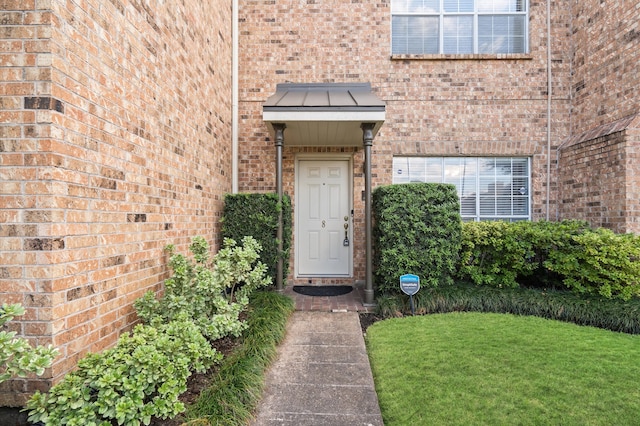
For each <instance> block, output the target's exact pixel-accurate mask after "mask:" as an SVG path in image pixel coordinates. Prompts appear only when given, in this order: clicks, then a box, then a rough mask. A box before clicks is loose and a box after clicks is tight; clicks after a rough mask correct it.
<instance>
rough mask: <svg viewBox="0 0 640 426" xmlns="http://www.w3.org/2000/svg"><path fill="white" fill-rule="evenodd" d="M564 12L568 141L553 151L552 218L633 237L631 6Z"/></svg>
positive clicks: (589, 5) (584, 5) (578, 5)
mask: <svg viewBox="0 0 640 426" xmlns="http://www.w3.org/2000/svg"><path fill="white" fill-rule="evenodd" d="M571 7H572V16H573V17H574V22H573V31H572V35H571V42H572V46H573V49H574V60H573V80H572V86H571V93H572V97H573V101H572V106H573V109H572V114H571V134H572V136H571V138H568V139H567V140H566V141H565V142H564V144H563V146H562V148H561V150H560V164H559V173H560V182H561V186H560V188H559V190H560V192H561V194H562V195H561V198H562V202H561V204H560V212H559V213H560V217H561V218H580V219H585V220H588V221H589V222H590V223H591V224H592V225H593V226H604V227H608V228H611V229H613V230H614V231H617V232H640V224H639V221H640V218H639V217H638V215H639V214H640V208H638V200H640V185H639V184H640V180H639V178H638V173H637V171H636V170H637V169H638V166H637V164H638V162H637V161H638V155H639V153H640V140H639V139H638V136H637V134H638V133H637V132H638V130H637V128H638V120H637V118H636V119H635V120H634V116H637V114H639V113H640V97H639V96H638V87H639V86H640V29H639V28H638V8H637V4H636V3H635V2H607V3H603V2H601V1H598V0H589V1H581V2H573V3H572V6H571Z"/></svg>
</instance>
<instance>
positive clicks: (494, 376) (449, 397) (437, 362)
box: [366, 313, 640, 426]
mask: <svg viewBox="0 0 640 426" xmlns="http://www.w3.org/2000/svg"><path fill="white" fill-rule="evenodd" d="M366 341H367V348H368V351H369V357H370V360H371V367H372V369H373V374H374V379H375V383H376V390H377V392H378V398H379V400H380V407H381V409H382V414H383V418H384V422H385V425H386V426H394V425H477V424H486V425H549V424H551V425H638V424H640V336H632V335H628V334H621V333H614V332H611V331H607V330H602V329H597V328H591V327H583V326H578V325H575V324H570V323H564V322H559V321H553V320H546V319H542V318H537V317H529V316H526V317H525V316H513V315H505V314H487V313H450V314H437V315H425V316H416V317H405V318H398V319H390V320H386V321H381V322H378V323H376V324H374V325H372V326H371V327H369V329H368V330H367V336H366Z"/></svg>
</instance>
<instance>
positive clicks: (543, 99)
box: [240, 0, 571, 279]
mask: <svg viewBox="0 0 640 426" xmlns="http://www.w3.org/2000/svg"><path fill="white" fill-rule="evenodd" d="M530 3H531V5H530V10H531V13H530V31H529V33H530V37H529V39H530V54H529V55H520V56H518V57H516V58H511V59H503V58H497V57H492V58H491V57H486V56H473V55H469V56H467V57H466V58H465V59H454V58H452V57H440V58H438V57H432V58H430V60H420V59H415V58H408V57H400V58H391V57H390V56H391V55H390V54H391V51H390V46H391V35H390V34H391V33H390V31H391V30H390V22H391V11H390V1H389V0H373V1H369V0H366V1H361V0H354V1H351V2H343V1H338V0H306V1H294V0H283V1H278V2H274V1H270V0H247V1H242V2H241V10H240V16H241V22H240V31H241V34H240V54H241V60H240V63H241V64H242V67H241V70H240V88H241V89H240V114H241V118H242V123H241V127H240V145H241V146H242V147H243V149H242V152H241V157H240V189H241V190H242V191H273V190H275V148H274V146H273V141H271V140H269V135H268V133H267V129H266V126H265V125H264V124H263V122H262V103H263V102H264V101H265V99H266V98H267V97H268V96H269V95H271V94H272V93H274V92H275V89H276V84H277V83H283V82H294V83H306V82H308V83H312V82H370V83H371V85H372V89H373V90H374V91H375V93H376V95H377V96H378V97H380V98H381V99H383V100H384V101H385V102H386V105H387V107H386V117H387V118H386V122H385V124H384V125H383V127H382V128H381V130H380V132H379V134H378V135H377V136H376V139H375V140H374V144H373V161H372V163H373V186H374V187H375V186H377V185H381V184H389V183H391V181H392V157H393V155H394V154H402V155H436V156H439V155H459V156H478V155H505V156H506V155H509V156H530V157H532V159H533V161H532V165H533V171H532V172H533V216H534V218H541V217H544V216H545V214H546V202H547V200H546V198H547V197H546V194H547V191H546V174H547V173H546V167H547V154H546V146H547V138H546V126H547V74H546V72H547V65H546V64H547V62H546V61H547V54H546V52H547V51H546V46H547V39H546V2H541V1H531V2H530ZM552 5H553V15H552V16H553V26H552V27H553V30H552V39H553V46H552V69H553V72H554V78H553V84H554V86H553V93H554V95H553V102H552V140H551V145H552V147H553V150H554V151H553V152H552V156H551V157H552V169H553V171H555V170H556V165H555V159H556V156H555V148H556V147H557V146H558V145H559V144H560V142H561V141H562V140H564V139H565V138H566V137H567V136H568V125H569V121H570V117H569V113H570V92H569V89H570V86H571V84H570V59H571V57H570V49H569V44H568V43H569V32H570V25H569V23H570V15H569V8H567V7H565V5H564V4H559V2H554V3H553V4H552ZM284 135H285V150H284V151H285V159H284V167H285V170H288V171H289V175H288V176H285V177H284V179H285V182H286V181H287V180H288V179H293V168H294V163H293V161H294V158H295V153H296V152H298V150H297V149H295V148H292V147H287V146H286V145H287V141H286V130H285V134H284ZM323 150H324V148H321V149H318V150H317V151H318V152H322V151H323ZM307 151H308V149H307ZM362 161H363V155H362V149H360V150H358V151H356V153H355V154H354V185H355V188H354V194H355V195H356V196H355V197H354V203H355V208H356V221H359V222H357V223H356V224H355V228H354V231H355V235H354V237H355V238H354V240H355V241H354V244H355V246H354V254H355V255H356V258H355V259H354V260H355V274H356V279H363V273H362V271H363V264H362V258H361V256H360V257H358V256H359V255H361V254H362V251H363V242H362V239H363V230H362V227H361V226H359V224H361V223H362V216H361V215H362V211H363V209H362V208H360V207H361V206H360V197H359V194H360V193H361V190H362V189H363V180H362V175H361V173H360V171H361V170H362ZM551 183H552V185H553V186H552V191H551V196H552V197H553V198H552V199H551V200H550V205H551V209H552V214H554V215H555V209H556V199H555V196H556V191H555V187H556V178H555V177H554V178H553V179H551ZM288 190H289V191H292V190H293V188H292V187H288ZM290 194H292V193H291V192H290ZM292 195H293V198H294V204H295V194H292ZM358 214H359V215H360V216H358ZM292 264H293V263H292Z"/></svg>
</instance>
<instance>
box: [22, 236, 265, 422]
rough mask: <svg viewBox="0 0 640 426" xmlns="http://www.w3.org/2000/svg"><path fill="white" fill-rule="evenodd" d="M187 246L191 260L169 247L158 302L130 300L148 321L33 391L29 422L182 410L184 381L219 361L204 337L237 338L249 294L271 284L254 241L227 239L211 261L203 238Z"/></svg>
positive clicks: (151, 297)
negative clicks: (60, 377) (41, 390)
mask: <svg viewBox="0 0 640 426" xmlns="http://www.w3.org/2000/svg"><path fill="white" fill-rule="evenodd" d="M190 249H191V251H192V253H193V261H192V260H190V259H188V258H187V257H185V256H184V255H182V254H176V253H175V252H174V251H173V247H171V246H170V247H168V250H169V252H170V253H171V258H170V261H169V264H170V266H171V268H172V269H173V272H174V275H173V277H172V278H170V279H168V280H167V281H166V290H165V295H164V297H163V298H162V299H160V300H156V299H155V294H154V293H153V292H148V293H147V294H145V296H144V297H143V298H141V299H138V300H137V301H136V302H135V307H136V309H137V310H138V314H139V316H140V317H141V318H142V319H143V321H144V322H145V323H146V324H144V325H138V326H137V327H135V328H134V331H133V333H132V334H124V335H122V336H121V337H120V339H119V340H118V343H117V345H116V346H115V347H114V348H112V349H109V350H106V351H104V352H102V353H100V354H90V355H88V356H87V357H86V358H84V359H82V360H81V361H80V362H79V363H78V370H77V371H75V372H73V373H70V374H68V375H67V376H65V378H64V379H63V380H62V382H60V383H58V384H57V385H55V386H54V387H53V388H51V390H50V392H49V393H48V394H41V393H39V392H37V393H36V394H35V395H34V396H33V397H32V398H31V400H30V401H29V402H28V404H27V408H28V409H29V410H30V411H29V420H30V421H33V422H43V423H45V424H47V425H100V426H107V425H113V424H118V425H122V424H126V425H139V424H149V422H150V421H151V418H152V417H153V416H155V417H159V418H169V417H174V416H175V415H177V414H178V413H180V412H182V411H184V409H185V407H184V404H182V403H181V402H180V401H179V400H178V397H179V395H180V394H181V393H183V392H184V391H185V390H186V383H187V382H186V381H187V378H188V377H189V376H190V375H191V373H192V372H193V371H197V372H202V371H205V370H206V369H207V368H209V367H210V366H211V365H212V364H213V363H215V362H218V361H219V360H220V359H221V356H220V355H219V354H218V353H217V352H216V350H215V349H214V348H213V347H212V346H211V344H210V343H209V342H210V340H216V339H218V338H221V337H224V336H227V335H229V334H232V335H236V336H237V335H240V333H241V332H242V330H244V329H245V328H246V326H245V324H244V323H243V322H241V321H240V319H239V315H240V312H241V311H242V310H244V309H245V308H246V307H247V305H248V303H249V296H250V295H251V293H252V292H253V291H254V290H255V289H256V288H259V287H262V286H265V285H268V284H269V283H270V282H271V280H270V278H268V277H265V275H264V274H265V270H266V267H265V266H264V265H263V264H262V263H260V262H259V261H258V257H259V255H258V252H259V250H260V246H259V244H258V243H257V242H256V240H255V239H253V238H252V237H245V238H244V239H243V246H237V245H236V243H235V241H233V240H225V244H224V247H223V248H222V249H221V250H220V251H219V252H218V253H217V254H216V256H214V258H213V261H212V262H210V260H209V245H208V244H207V242H206V241H205V240H204V239H203V238H202V237H196V238H194V239H193V242H192V244H191V246H190Z"/></svg>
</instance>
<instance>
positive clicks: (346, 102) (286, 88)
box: [262, 83, 385, 146]
mask: <svg viewBox="0 0 640 426" xmlns="http://www.w3.org/2000/svg"><path fill="white" fill-rule="evenodd" d="M262 117H263V119H264V121H265V122H266V123H267V126H268V127H269V132H270V133H271V136H272V137H274V138H275V129H274V127H273V124H274V123H285V124H286V126H287V145H288V146H356V145H360V144H361V143H362V128H361V125H362V123H372V124H373V125H374V127H373V130H372V131H373V136H375V135H376V133H377V132H378V129H380V126H382V123H383V122H384V118H385V104H384V102H382V101H381V100H380V99H378V97H377V96H376V95H374V94H373V93H372V92H371V84H369V83H319V84H292V83H285V84H278V85H277V87H276V93H274V94H273V95H271V96H270V97H269V98H268V99H267V100H266V102H265V103H264V105H263V107H262Z"/></svg>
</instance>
